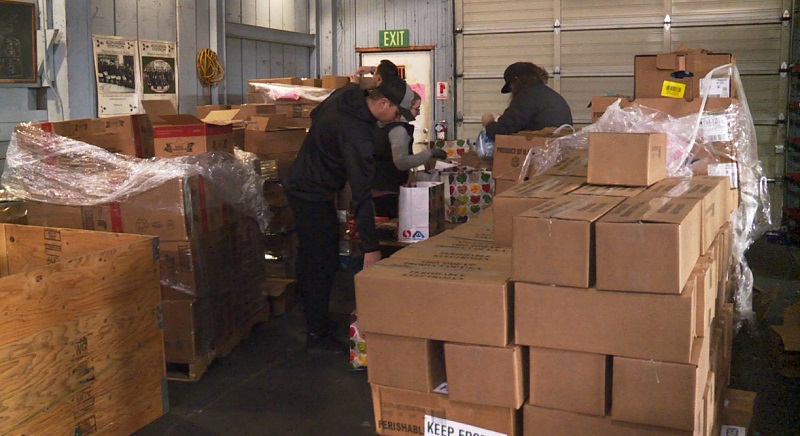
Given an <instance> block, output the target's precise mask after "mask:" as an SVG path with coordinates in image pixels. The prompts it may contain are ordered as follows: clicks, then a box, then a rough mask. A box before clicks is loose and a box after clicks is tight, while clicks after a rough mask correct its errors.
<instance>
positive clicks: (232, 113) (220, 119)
mask: <svg viewBox="0 0 800 436" xmlns="http://www.w3.org/2000/svg"><path fill="white" fill-rule="evenodd" d="M238 114H239V109H221V110H212V111H210V112H209V113H208V115H206V116H205V118H203V119H202V120H201V121H203V122H204V123H206V124H215V125H217V126H227V125H229V124H233V123H235V122H239V121H242V120H241V119H237V118H236V116H237V115H238Z"/></svg>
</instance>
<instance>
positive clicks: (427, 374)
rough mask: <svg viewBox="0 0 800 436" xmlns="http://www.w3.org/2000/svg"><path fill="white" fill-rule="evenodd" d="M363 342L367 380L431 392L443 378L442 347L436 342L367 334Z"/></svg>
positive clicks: (384, 384) (388, 385) (389, 385)
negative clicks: (365, 347) (366, 357)
mask: <svg viewBox="0 0 800 436" xmlns="http://www.w3.org/2000/svg"><path fill="white" fill-rule="evenodd" d="M366 342H367V353H368V354H367V355H368V356H369V372H368V376H369V382H370V383H373V384H379V385H382V386H387V387H393V388H399V389H408V390H411V391H419V392H433V389H434V388H436V387H437V386H439V385H440V384H441V383H442V382H444V381H446V380H445V365H444V361H445V360H444V348H443V347H442V345H443V344H442V343H441V342H439V341H431V340H429V339H420V338H408V337H402V336H391V335H381V334H378V333H370V334H368V335H367V337H366Z"/></svg>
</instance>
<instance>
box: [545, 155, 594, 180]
mask: <svg viewBox="0 0 800 436" xmlns="http://www.w3.org/2000/svg"><path fill="white" fill-rule="evenodd" d="M588 169H589V151H588V150H575V151H573V152H572V153H570V154H568V155H567V156H565V157H564V159H563V160H562V161H560V162H558V163H556V164H555V165H553V166H552V167H550V168H548V169H547V170H546V171H544V172H543V173H542V174H551V175H565V176H580V177H586V175H587V172H588Z"/></svg>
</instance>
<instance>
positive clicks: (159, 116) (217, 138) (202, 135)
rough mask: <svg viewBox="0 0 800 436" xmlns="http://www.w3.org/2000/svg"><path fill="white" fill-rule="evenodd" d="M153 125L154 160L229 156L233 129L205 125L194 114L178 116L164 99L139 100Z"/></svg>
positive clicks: (231, 151) (230, 127)
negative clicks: (210, 154) (212, 153)
mask: <svg viewBox="0 0 800 436" xmlns="http://www.w3.org/2000/svg"><path fill="white" fill-rule="evenodd" d="M142 106H143V107H144V109H145V111H146V112H147V116H148V117H150V121H151V122H152V124H153V140H154V145H155V156H156V157H178V156H190V155H197V154H203V153H207V152H209V151H212V150H220V151H226V152H228V153H233V142H234V137H233V126H232V125H231V124H227V125H215V124H207V123H204V122H203V121H201V120H200V119H199V118H197V117H196V116H194V115H189V114H178V113H177V112H176V111H175V107H174V106H172V103H171V102H169V101H166V100H148V101H143V102H142Z"/></svg>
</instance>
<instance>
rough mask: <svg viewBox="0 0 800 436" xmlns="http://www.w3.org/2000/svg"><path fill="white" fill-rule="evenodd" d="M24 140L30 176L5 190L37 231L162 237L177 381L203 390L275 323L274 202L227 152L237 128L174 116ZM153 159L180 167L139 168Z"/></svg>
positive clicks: (168, 347) (78, 126)
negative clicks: (267, 267) (268, 217)
mask: <svg viewBox="0 0 800 436" xmlns="http://www.w3.org/2000/svg"><path fill="white" fill-rule="evenodd" d="M159 108H161V106H159ZM172 110H173V111H174V109H172ZM153 120H155V121H153ZM22 129H23V130H24V131H25V132H26V134H24V135H19V136H18V140H17V141H16V147H15V148H13V149H12V150H11V151H10V152H9V153H10V154H11V155H12V158H13V157H14V156H15V155H17V154H18V155H19V156H22V157H24V158H25V159H27V161H28V162H30V163H31V165H27V166H24V168H23V167H22V166H19V167H16V166H14V165H9V169H8V170H7V171H6V173H4V179H3V180H4V183H6V184H7V185H9V186H11V187H14V188H15V189H16V192H17V194H18V195H19V196H20V197H22V198H26V199H27V200H26V207H27V209H28V220H29V223H30V224H33V225H41V226H58V227H66V228H77V229H86V230H95V231H101V232H114V233H135V234H143V235H151V236H157V237H158V248H159V250H158V260H159V265H160V284H161V310H162V313H163V321H164V349H165V355H166V362H167V367H168V370H169V376H170V378H174V379H180V380H198V379H199V378H200V377H201V376H202V374H203V373H204V372H205V370H206V368H207V367H208V365H209V364H210V363H211V362H212V361H213V359H214V358H217V357H222V356H224V355H226V354H228V353H230V351H231V350H232V349H233V347H234V346H235V345H236V344H238V343H239V342H240V341H241V340H242V338H244V337H245V336H246V335H247V334H248V333H249V331H250V329H252V327H253V325H254V324H255V323H257V322H262V321H266V320H267V319H268V316H269V307H268V305H267V300H266V299H265V298H263V297H262V294H261V288H262V286H263V281H264V279H265V274H264V268H263V260H262V259H263V242H262V240H261V238H260V234H261V232H260V228H259V223H258V221H257V215H258V212H257V211H258V209H259V207H261V208H263V201H262V203H261V206H259V204H258V203H257V202H256V201H255V200H254V199H258V200H259V201H261V197H260V196H259V195H260V192H259V191H258V190H257V185H256V180H257V174H256V173H255V171H254V170H252V169H249V168H247V167H246V165H244V164H242V163H241V162H239V161H238V160H237V159H236V158H234V156H233V155H232V154H230V153H229V152H228V151H233V143H232V139H231V126H230V125H227V126H225V125H222V126H219V125H210V124H207V123H203V122H201V121H200V120H199V119H198V118H196V117H194V116H192V115H178V114H174V113H169V109H166V112H159V115H157V116H151V117H148V116H144V115H132V116H122V117H111V118H102V119H84V120H68V121H63V122H52V123H42V124H38V125H34V126H30V127H24V128H22ZM21 131H22V130H21ZM21 131H20V132H21ZM20 132H18V133H20ZM48 132H54V133H56V134H55V135H52V134H50V133H48ZM67 137H70V138H67ZM73 138H74V139H73ZM89 144H97V145H98V146H97V147H95V146H92V145H89ZM101 147H102V148H101ZM104 148H105V149H104ZM54 150H56V151H55V152H54ZM212 150H214V151H215V153H206V152H207V151H212ZM108 151H121V152H125V153H129V154H130V155H132V156H124V155H117V154H112V153H109V152H108ZM153 155H155V156H156V157H176V159H137V157H140V158H150V157H153ZM12 162H13V161H12ZM26 173H29V174H47V177H46V178H45V177H40V178H36V179H33V178H30V177H28V176H27V175H26ZM248 180H250V181H251V183H248ZM232 190H233V191H232ZM250 191H252V192H250ZM243 198H244V199H245V200H244V202H243V203H239V204H230V203H228V202H227V201H226V200H224V199H239V201H240V202H242V200H241V199H243Z"/></svg>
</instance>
